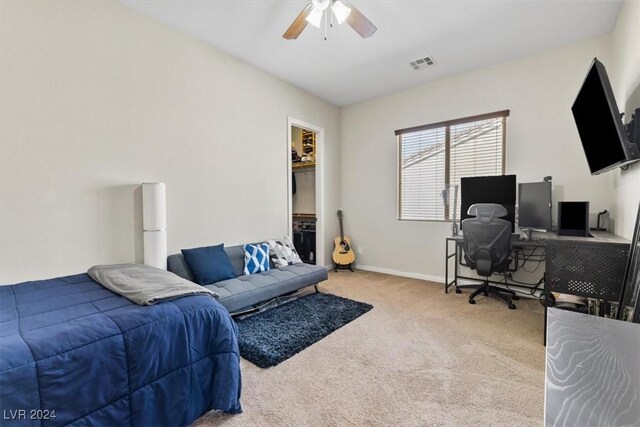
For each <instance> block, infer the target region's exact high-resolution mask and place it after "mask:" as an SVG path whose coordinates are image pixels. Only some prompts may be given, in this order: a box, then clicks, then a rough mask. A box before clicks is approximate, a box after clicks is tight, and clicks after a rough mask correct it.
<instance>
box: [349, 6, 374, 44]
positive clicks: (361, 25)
mask: <svg viewBox="0 0 640 427" xmlns="http://www.w3.org/2000/svg"><path fill="white" fill-rule="evenodd" d="M349 7H350V8H351V13H350V14H349V16H348V17H347V23H348V24H349V25H351V28H353V29H354V30H356V33H358V34H360V37H362V38H363V39H366V38H367V37H371V36H372V35H373V33H375V32H376V30H377V29H378V28H376V26H375V25H373V24H372V23H371V21H369V20H368V19H367V18H366V17H365V16H364V15H363V14H362V13H360V11H359V10H358V9H356V8H355V7H354V6H353V5H352V4H350V5H349Z"/></svg>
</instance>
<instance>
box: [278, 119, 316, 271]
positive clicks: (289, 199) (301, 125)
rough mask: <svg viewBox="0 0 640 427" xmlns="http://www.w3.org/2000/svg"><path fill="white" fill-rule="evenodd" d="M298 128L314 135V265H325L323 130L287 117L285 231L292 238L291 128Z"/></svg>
mask: <svg viewBox="0 0 640 427" xmlns="http://www.w3.org/2000/svg"><path fill="white" fill-rule="evenodd" d="M292 126H295V127H299V128H303V129H306V130H310V131H313V132H315V134H316V168H315V174H316V176H315V179H316V265H320V266H324V265H325V237H324V230H325V211H324V210H325V204H324V128H323V127H321V126H317V125H314V124H313V123H309V122H306V121H304V120H300V119H296V118H294V117H291V116H287V145H286V148H287V151H286V154H287V230H288V232H289V236H291V237H292V238H293V195H292V194H291V174H292V171H293V168H292V164H291V127H292Z"/></svg>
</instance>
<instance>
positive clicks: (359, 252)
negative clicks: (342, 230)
mask: <svg viewBox="0 0 640 427" xmlns="http://www.w3.org/2000/svg"><path fill="white" fill-rule="evenodd" d="M358 255H362V246H358Z"/></svg>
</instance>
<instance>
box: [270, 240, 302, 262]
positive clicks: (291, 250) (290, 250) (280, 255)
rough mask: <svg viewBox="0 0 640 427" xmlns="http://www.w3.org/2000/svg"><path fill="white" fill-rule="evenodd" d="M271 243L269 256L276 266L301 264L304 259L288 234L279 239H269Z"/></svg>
mask: <svg viewBox="0 0 640 427" xmlns="http://www.w3.org/2000/svg"><path fill="white" fill-rule="evenodd" d="M267 243H268V244H269V257H270V258H271V261H272V262H273V265H274V266H275V267H286V266H287V265H292V264H300V263H302V260H301V259H300V256H299V255H298V252H297V251H296V248H295V247H294V246H293V242H292V241H291V239H290V238H289V237H288V236H285V237H283V238H282V239H279V240H267Z"/></svg>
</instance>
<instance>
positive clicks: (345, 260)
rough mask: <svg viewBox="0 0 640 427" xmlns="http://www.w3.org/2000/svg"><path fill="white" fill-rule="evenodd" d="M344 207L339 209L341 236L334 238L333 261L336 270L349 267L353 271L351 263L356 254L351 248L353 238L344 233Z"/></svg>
mask: <svg viewBox="0 0 640 427" xmlns="http://www.w3.org/2000/svg"><path fill="white" fill-rule="evenodd" d="M342 218H343V215H342V209H338V219H339V220H340V236H338V237H336V238H335V239H334V240H333V243H334V244H335V248H334V249H333V262H334V263H335V264H336V268H335V270H336V271H338V268H339V267H340V268H343V269H344V268H348V269H349V270H351V271H353V268H352V266H351V264H353V262H354V261H355V260H356V254H355V253H354V252H353V249H352V248H351V239H350V238H348V237H347V236H345V235H344V231H343V228H342Z"/></svg>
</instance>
